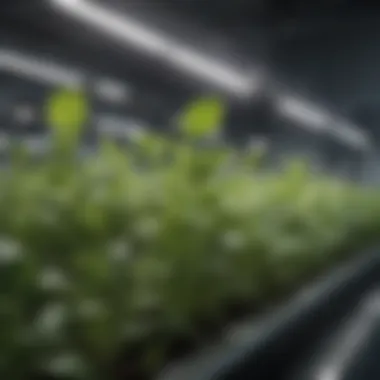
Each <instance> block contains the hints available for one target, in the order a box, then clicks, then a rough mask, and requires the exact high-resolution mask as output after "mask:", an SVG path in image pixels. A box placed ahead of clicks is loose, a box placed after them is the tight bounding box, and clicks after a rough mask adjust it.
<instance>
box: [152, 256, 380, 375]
mask: <svg viewBox="0 0 380 380" xmlns="http://www.w3.org/2000/svg"><path fill="white" fill-rule="evenodd" d="M355 257H356V258H355V259H352V260H350V261H348V262H346V263H344V264H341V265H340V266H339V267H337V268H335V269H333V270H331V271H330V272H329V273H328V274H327V275H324V276H323V277H320V278H319V279H317V280H316V281H315V282H314V283H313V284H311V285H310V286H306V287H304V288H303V289H301V290H300V291H299V292H298V293H297V294H296V295H295V296H294V297H293V298H292V299H291V300H290V301H288V302H286V303H285V304H284V305H280V306H279V307H276V308H273V309H272V310H269V311H267V312H266V313H265V315H261V316H260V317H257V318H253V319H249V320H247V321H245V322H243V323H240V324H238V325H237V326H234V327H232V328H230V329H229V331H228V333H226V334H225V338H224V339H223V340H222V341H221V342H219V343H218V344H217V345H215V347H209V348H207V349H205V350H204V351H203V352H201V353H199V354H197V355H194V356H192V357H189V358H188V359H186V360H184V361H182V362H180V363H176V364H174V365H170V366H169V367H167V368H166V370H165V371H163V372H162V373H161V375H160V376H159V377H158V380H194V379H196V380H247V379H256V378H257V379H266V380H268V379H276V380H281V379H287V380H289V378H290V377H289V376H290V375H291V374H292V373H294V371H296V368H298V367H299V366H300V363H302V362H303V361H304V360H305V354H306V353H308V352H312V349H313V348H314V347H318V346H320V345H321V342H322V341H324V340H326V336H330V335H331V333H332V331H335V330H336V329H339V328H340V327H341V326H342V324H344V323H345V320H346V319H347V316H349V315H350V313H351V312H352V310H353V309H354V308H355V306H356V305H357V304H358V303H359V302H360V300H361V299H362V297H363V295H364V294H365V293H366V292H368V291H369V290H370V289H372V288H374V287H375V286H376V285H378V284H379V283H380V249H371V250H367V251H364V252H362V253H361V254H359V255H356V256H355Z"/></svg>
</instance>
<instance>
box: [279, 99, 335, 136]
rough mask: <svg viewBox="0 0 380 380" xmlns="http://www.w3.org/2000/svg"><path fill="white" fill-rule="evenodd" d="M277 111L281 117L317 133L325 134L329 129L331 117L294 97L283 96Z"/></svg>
mask: <svg viewBox="0 0 380 380" xmlns="http://www.w3.org/2000/svg"><path fill="white" fill-rule="evenodd" d="M277 110H278V111H279V112H280V114H281V115H283V116H285V117H288V118H290V119H292V120H294V121H296V122H299V123H300V127H303V128H305V129H309V130H312V131H315V132H323V131H325V130H326V129H327V126H328V123H329V116H328V115H327V114H326V113H324V112H323V111H322V110H320V109H318V108H316V107H315V106H314V105H312V104H310V103H308V102H306V101H304V100H301V99H298V98H295V97H292V96H287V95H284V96H281V97H279V99H278V102H277Z"/></svg>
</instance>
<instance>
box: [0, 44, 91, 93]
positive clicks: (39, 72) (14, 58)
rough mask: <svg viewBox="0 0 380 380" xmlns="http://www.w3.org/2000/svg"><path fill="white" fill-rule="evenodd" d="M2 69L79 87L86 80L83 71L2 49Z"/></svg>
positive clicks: (45, 80) (45, 81)
mask: <svg viewBox="0 0 380 380" xmlns="http://www.w3.org/2000/svg"><path fill="white" fill-rule="evenodd" d="M0 71H6V72H8V73H13V74H15V75H17V76H20V77H27V78H29V79H32V80H36V81H39V82H42V83H46V84H53V85H62V86H66V87H73V88H77V87H80V86H81V85H82V84H83V82H84V77H83V75H82V74H81V73H79V72H77V71H75V70H71V69H66V68H64V67H62V66H58V65H56V64H53V63H51V62H46V61H41V60H38V59H36V58H33V57H29V56H27V55H24V54H21V53H19V52H15V51H8V50H0Z"/></svg>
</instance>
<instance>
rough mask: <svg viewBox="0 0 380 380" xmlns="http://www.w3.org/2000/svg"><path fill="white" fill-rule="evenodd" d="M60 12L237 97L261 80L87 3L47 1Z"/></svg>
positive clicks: (252, 90) (80, 0)
mask: <svg viewBox="0 0 380 380" xmlns="http://www.w3.org/2000/svg"><path fill="white" fill-rule="evenodd" d="M50 1H51V2H52V3H53V4H54V5H55V6H58V8H59V9H60V10H61V11H65V12H66V13H68V14H70V15H71V16H73V17H76V18H78V19H80V20H81V21H84V22H86V23H88V24H90V25H92V26H95V27H97V28H98V29H99V30H101V31H102V32H105V33H107V34H108V35H110V36H112V37H114V38H117V39H119V40H120V41H122V42H123V43H126V44H128V45H129V46H133V47H134V48H136V49H138V50H141V51H145V52H146V53H148V54H150V55H151V56H155V57H157V58H159V59H161V60H163V61H166V62H167V63H168V64H170V65H171V66H172V67H173V68H175V69H177V70H181V71H183V72H186V73H188V74H191V75H193V76H194V77H196V78H198V79H202V80H204V81H208V82H209V83H210V84H214V85H217V86H219V87H221V88H223V89H225V90H227V91H229V92H233V93H235V94H237V95H243V96H250V95H252V94H255V93H256V92H257V91H258V90H259V89H260V88H261V84H262V79H261V78H260V76H259V75H255V74H254V73H246V72H242V71H240V70H237V69H236V68H234V67H231V66H230V65H227V64H224V63H223V62H220V61H218V60H216V59H214V58H212V57H208V56H207V55H205V54H202V53H201V52H198V51H196V50H194V49H192V48H189V47H185V46H183V45H181V44H180V43H178V42H176V41H174V40H172V39H171V38H169V37H168V36H165V35H164V34H163V33H160V31H159V30H153V29H151V28H149V27H147V26H145V25H143V24H142V23H140V22H138V21H136V20H134V19H132V18H131V17H128V16H127V15H122V16H121V15H119V14H117V13H116V12H112V11H111V10H108V9H106V8H105V7H103V6H100V5H97V4H94V3H91V2H90V1H88V0H50Z"/></svg>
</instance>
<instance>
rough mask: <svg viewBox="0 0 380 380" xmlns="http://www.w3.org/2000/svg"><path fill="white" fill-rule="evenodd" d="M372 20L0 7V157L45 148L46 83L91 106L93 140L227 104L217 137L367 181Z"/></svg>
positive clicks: (357, 15)
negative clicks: (207, 99) (17, 142)
mask: <svg viewBox="0 0 380 380" xmlns="http://www.w3.org/2000/svg"><path fill="white" fill-rule="evenodd" d="M379 20H380V12H378V11H377V8H375V7H374V6H372V5H371V4H370V3H368V4H367V2H366V1H349V0H323V1H322V0H321V1H318V2H305V1H301V0H233V1H226V0H219V1H216V0H202V1H201V0H180V1H179V0H166V1H147V0H134V1H127V0H9V1H8V0H7V1H6V0H3V3H2V8H1V12H0V78H1V79H0V119H1V123H0V125H1V139H0V149H2V152H3V153H4V151H5V149H6V147H7V142H8V139H9V138H12V137H15V136H16V137H17V138H21V139H23V140H24V141H26V142H27V143H28V144H29V146H30V147H31V149H34V150H41V149H43V148H44V146H45V145H46V144H47V140H48V129H47V126H46V122H45V118H44V111H43V110H44V105H45V103H46V101H47V99H48V98H49V94H51V93H52V91H55V90H56V89H59V88H81V89H83V90H84V91H85V94H86V96H87V97H88V99H90V100H91V104H92V110H91V119H90V120H89V121H88V124H89V130H90V133H89V136H88V137H89V141H91V138H92V133H91V131H94V133H93V134H94V135H95V134H99V133H100V134H106V135H114V136H115V137H120V138H122V137H123V136H124V137H125V136H126V137H127V138H128V136H129V134H130V133H133V132H135V131H136V130H138V129H140V128H156V129H160V130H166V129H168V128H170V126H171V123H172V120H173V117H174V116H175V115H176V114H177V113H178V111H179V110H180V109H181V107H183V106H184V105H185V104H186V103H187V102H189V101H191V100H192V99H194V98H197V97H199V96H202V95H205V94H213V95H215V94H216V95H218V96H221V97H223V98H224V99H226V101H227V104H228V107H229V110H228V111H229V115H228V120H227V121H226V125H225V135H224V136H223V138H225V139H227V141H228V142H231V143H234V144H238V145H246V144H254V145H255V144H264V145H266V146H267V148H268V150H269V152H270V153H269V156H270V165H271V166H273V167H276V166H277V165H279V164H281V162H282V160H283V158H284V157H287V156H291V155H303V156H306V157H307V158H308V159H310V160H311V161H312V162H313V163H314V165H315V167H317V168H318V169H319V170H323V171H327V172H330V173H333V174H334V175H337V176H344V177H346V178H349V179H352V180H354V181H361V182H366V183H378V182H379V181H380V167H379V162H380V156H379V155H378V153H377V151H378V145H379V142H380V132H379V130H378V128H377V123H378V121H379V118H380V111H379V110H378V108H379V107H378V105H379V102H380V95H379V91H378V87H379V84H380V68H379V65H378V62H377V61H379V60H380V51H379V49H380V47H379V46H380V45H379V44H378V43H377V36H378V33H379V32H380V23H379Z"/></svg>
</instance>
